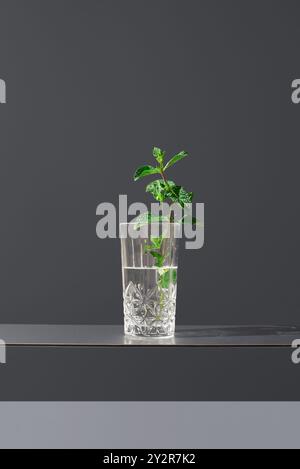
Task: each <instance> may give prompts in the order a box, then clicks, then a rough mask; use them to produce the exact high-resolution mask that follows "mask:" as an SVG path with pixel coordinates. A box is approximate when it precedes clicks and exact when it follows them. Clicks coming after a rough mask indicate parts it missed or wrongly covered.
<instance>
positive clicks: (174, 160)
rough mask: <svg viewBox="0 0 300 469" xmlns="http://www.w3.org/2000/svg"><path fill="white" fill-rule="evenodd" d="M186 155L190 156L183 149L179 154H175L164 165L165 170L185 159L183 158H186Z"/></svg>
mask: <svg viewBox="0 0 300 469" xmlns="http://www.w3.org/2000/svg"><path fill="white" fill-rule="evenodd" d="M186 156H188V153H187V152H186V151H181V152H180V153H178V154H177V155H174V156H173V158H171V159H170V161H168V163H167V164H166V166H165V167H164V171H166V170H167V169H169V168H170V167H171V166H173V164H175V163H177V161H180V160H183V158H185V157H186Z"/></svg>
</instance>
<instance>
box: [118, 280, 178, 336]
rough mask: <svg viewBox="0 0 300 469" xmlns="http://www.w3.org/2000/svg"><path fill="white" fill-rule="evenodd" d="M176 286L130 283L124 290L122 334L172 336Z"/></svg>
mask: <svg viewBox="0 0 300 469" xmlns="http://www.w3.org/2000/svg"><path fill="white" fill-rule="evenodd" d="M175 313H176V285H172V286H169V287H168V288H167V289H162V288H160V287H157V286H155V287H154V288H151V289H146V288H144V287H143V286H142V285H141V284H134V283H133V282H130V283H129V284H128V286H127V288H126V290H125V292H124V316H125V334H128V335H131V336H142V337H172V336H174V332H175Z"/></svg>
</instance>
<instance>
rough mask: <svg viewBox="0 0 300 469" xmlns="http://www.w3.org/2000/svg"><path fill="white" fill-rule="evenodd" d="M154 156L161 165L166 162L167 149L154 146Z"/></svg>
mask: <svg viewBox="0 0 300 469" xmlns="http://www.w3.org/2000/svg"><path fill="white" fill-rule="evenodd" d="M153 156H154V158H155V159H156V161H157V162H158V163H159V164H160V165H163V164H164V159H165V156H166V152H165V151H163V150H161V149H160V148H157V147H154V148H153Z"/></svg>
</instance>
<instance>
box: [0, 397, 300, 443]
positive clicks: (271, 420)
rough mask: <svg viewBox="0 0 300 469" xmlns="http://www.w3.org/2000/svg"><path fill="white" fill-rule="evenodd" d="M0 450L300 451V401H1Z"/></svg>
mask: <svg viewBox="0 0 300 469" xmlns="http://www.w3.org/2000/svg"><path fill="white" fill-rule="evenodd" d="M0 415H1V425H0V448H1V449H3V448H36V449H37V448H53V449H54V448H99V449H103V448H104V449H105V448H109V449H110V448H112V449H116V448H121V449H129V448H132V449H139V448H145V449H163V448H164V449H182V448H186V449H192V448H194V449H198V448H199V449H202V448H203V449H204V448H236V449H237V448H299V447H300V441H299V431H298V429H299V423H300V403H299V402H264V403H263V402H1V403H0Z"/></svg>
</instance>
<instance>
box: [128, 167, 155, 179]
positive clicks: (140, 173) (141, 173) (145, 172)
mask: <svg viewBox="0 0 300 469" xmlns="http://www.w3.org/2000/svg"><path fill="white" fill-rule="evenodd" d="M158 173H159V168H154V166H149V165H145V166H140V167H139V168H137V170H136V172H135V173H134V176H133V178H134V180H135V181H138V180H139V179H141V178H143V177H145V176H149V174H158Z"/></svg>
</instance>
